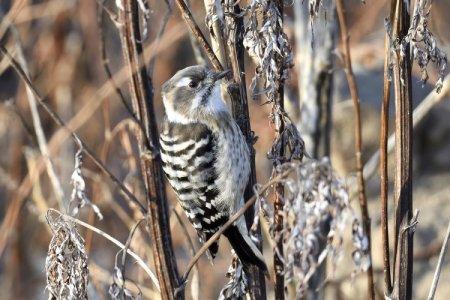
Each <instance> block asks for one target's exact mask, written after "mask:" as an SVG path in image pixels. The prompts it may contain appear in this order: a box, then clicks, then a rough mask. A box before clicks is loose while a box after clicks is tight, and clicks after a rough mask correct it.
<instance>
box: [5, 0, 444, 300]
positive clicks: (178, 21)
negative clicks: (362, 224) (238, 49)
mask: <svg viewBox="0 0 450 300" xmlns="http://www.w3.org/2000/svg"><path fill="white" fill-rule="evenodd" d="M99 2H101V1H94V0H78V1H74V0H49V1H33V0H15V1H10V0H2V1H1V2H0V43H1V44H2V45H4V46H5V47H6V48H7V49H8V50H9V51H10V52H11V53H12V54H13V55H14V57H16V59H18V57H20V56H21V53H20V52H22V54H23V58H24V61H25V62H26V65H27V68H28V72H29V74H30V78H31V80H32V82H33V84H34V85H35V87H36V88H37V89H38V90H39V91H40V94H41V95H42V96H44V97H45V101H46V102H47V103H48V105H50V106H51V107H52V108H53V110H54V111H55V112H56V113H57V114H58V115H59V116H60V117H61V118H62V119H63V120H64V121H65V122H66V123H67V124H69V125H70V126H71V128H73V129H75V130H76V131H77V132H78V134H79V135H80V136H81V137H82V138H83V140H84V141H85V142H86V143H87V145H88V146H89V147H90V148H91V149H93V150H94V152H95V153H96V155H97V156H98V157H99V158H100V159H101V160H102V161H103V162H104V163H105V164H106V165H107V166H108V168H109V170H111V172H112V173H113V174H115V175H116V176H117V177H118V178H119V179H120V180H122V181H123V182H124V184H126V185H127V186H128V187H129V188H130V189H131V190H132V191H133V193H134V194H135V195H136V196H137V198H138V199H140V200H142V202H143V203H144V199H145V197H144V193H143V185H142V181H141V177H140V174H139V173H140V169H139V162H138V161H137V160H136V158H137V148H136V139H135V137H134V135H133V128H132V125H131V124H130V122H129V121H127V120H129V118H130V115H129V114H128V112H127V110H126V109H125V107H124V105H123V103H122V101H121V100H120V98H119V97H118V96H117V94H116V93H115V91H114V90H113V89H111V88H110V87H109V86H108V85H106V84H105V83H106V82H107V80H108V77H107V75H106V73H105V70H104V61H105V57H104V55H102V42H101V41H102V39H104V48H105V49H104V50H105V53H106V60H107V61H108V63H109V67H110V68H111V73H112V74H117V73H119V72H120V70H121V69H122V67H123V59H122V50H121V43H120V38H119V34H118V26H120V22H119V21H118V20H115V19H114V17H115V14H116V7H115V3H114V1H106V2H105V4H104V8H103V10H104V12H103V20H101V25H102V26H101V28H102V29H100V27H99V23H98V3H99ZM191 2H192V3H191V7H192V11H193V14H194V17H195V19H196V20H197V22H198V23H199V24H201V28H202V30H203V32H205V33H207V32H208V31H207V28H206V27H205V25H204V24H205V22H204V19H205V9H204V5H203V3H202V1H191ZM244 2H246V1H243V2H242V3H244ZM288 2H289V3H291V2H290V1H288ZM299 2H301V1H299ZM289 3H286V8H285V30H286V33H287V34H288V37H289V39H290V41H291V44H292V46H293V51H294V52H293V53H294V56H295V57H294V61H295V64H296V66H297V65H298V64H301V63H302V61H301V59H302V57H301V56H300V55H296V54H297V53H300V48H299V47H305V48H306V47H311V45H310V44H309V43H308V42H304V43H303V42H302V40H300V41H299V40H298V37H297V40H296V33H297V31H298V30H299V29H298V28H297V26H298V22H297V21H298V20H296V16H297V17H298V15H296V14H295V13H294V4H291V5H290V4H289ZM148 5H149V8H150V10H149V18H148V24H147V28H148V34H147V37H146V39H145V40H143V41H142V43H143V45H144V48H145V49H146V55H147V57H146V59H147V62H148V61H149V60H151V59H152V58H154V60H153V63H154V69H153V74H152V81H153V86H154V94H155V99H154V103H155V109H156V116H154V117H155V118H156V119H157V120H161V118H162V113H163V112H162V103H161V97H160V87H161V85H162V83H163V82H164V81H166V80H167V79H168V78H169V77H171V76H172V75H173V74H174V73H175V72H176V71H177V70H179V69H181V68H183V67H186V66H189V65H193V64H196V59H195V54H194V51H193V48H192V44H191V40H190V36H189V33H188V28H187V26H186V25H185V23H184V21H183V20H182V18H181V16H180V13H179V11H178V10H177V7H175V6H173V9H172V12H171V13H169V14H167V11H168V8H167V5H166V4H165V3H164V1H157V0H155V1H153V0H150V1H148ZM296 5H298V8H300V9H302V10H304V11H307V10H308V7H307V3H304V4H301V3H300V4H296ZM346 5H347V8H348V9H347V13H348V20H349V23H348V25H349V31H350V35H351V38H350V47H351V53H352V59H353V68H354V71H355V75H356V79H357V84H358V88H359V94H360V98H361V102H362V103H361V105H362V116H363V124H362V125H363V160H364V162H366V161H368V160H369V159H370V158H371V157H372V155H373V154H374V153H375V152H376V150H377V149H378V147H379V134H380V130H379V129H380V121H379V119H380V107H381V98H382V85H383V60H384V37H385V27H384V19H385V18H386V17H387V16H388V6H389V4H388V1H385V0H377V1H374V0H367V1H366V3H365V4H363V3H361V1H358V0H349V1H346ZM449 12H450V2H449V1H448V0H435V1H433V7H432V10H431V17H430V24H429V26H430V29H431V31H432V32H433V33H434V35H435V37H436V39H437V41H438V43H439V46H440V47H441V49H443V50H444V51H445V52H446V53H450V20H449V19H448V13H449ZM166 17H168V18H169V19H168V23H167V27H166V28H165V31H164V33H163V34H162V35H161V36H160V37H159V38H158V32H160V29H161V24H163V22H164V18H166ZM330 26H332V24H330ZM337 45H338V44H337V43H336V47H337ZM314 46H315V47H321V45H320V42H317V43H316V44H315V45H314ZM335 52H336V56H335V58H333V61H334V63H333V69H332V72H333V73H332V74H333V85H332V87H333V88H332V126H331V128H332V130H331V147H330V149H331V161H332V165H333V166H334V168H335V169H336V170H337V172H338V173H339V174H340V175H341V176H342V177H344V178H348V179H349V180H351V179H352V178H354V171H355V164H354V139H353V130H354V127H353V126H354V125H353V107H352V102H351V101H350V98H349V91H348V88H347V82H346V80H345V75H344V72H343V70H342V64H341V63H340V62H339V53H338V51H337V50H336V51H335ZM246 64H247V67H246V70H248V72H247V85H249V84H250V82H251V77H252V76H253V73H254V66H253V65H252V63H251V60H250V58H247V60H246ZM296 66H295V67H294V68H293V69H292V71H291V76H290V79H289V80H288V81H287V82H286V95H287V97H286V101H287V102H288V103H289V105H288V106H289V109H290V112H291V114H292V115H291V117H292V118H293V119H294V120H296V118H298V116H297V115H298V110H296V108H295V107H296V103H298V101H299V97H298V92H297V91H298V89H299V79H300V78H301V77H302V74H301V72H300V71H299V68H297V67H296ZM428 70H429V76H430V79H429V81H428V83H427V84H425V85H424V86H422V83H421V81H420V78H421V73H420V70H419V69H418V68H417V66H414V67H413V85H412V87H413V89H412V90H413V91H412V92H413V102H414V107H416V106H417V105H419V103H421V101H422V100H423V99H425V98H426V97H427V95H429V94H433V93H434V91H433V88H434V84H435V82H436V81H437V79H438V73H437V71H436V70H435V69H434V68H433V67H430V68H428ZM125 79H126V78H125ZM447 81H448V80H447ZM119 86H120V87H121V91H122V93H123V94H124V97H125V99H126V100H127V101H128V103H130V102H129V98H130V97H129V93H128V85H127V83H126V82H125V81H124V80H122V82H119ZM440 98H441V100H440V101H439V103H437V104H436V105H435V106H434V107H433V108H432V109H431V110H430V111H429V112H428V113H427V114H426V116H425V117H424V118H423V120H422V121H421V122H420V123H419V124H418V125H417V126H416V127H415V128H414V153H413V155H414V179H413V181H414V207H415V208H417V209H420V216H419V225H418V227H417V230H416V233H415V236H414V247H415V248H414V260H415V264H414V295H415V296H414V298H416V299H422V298H425V297H426V295H427V293H428V290H429V287H430V284H431V279H432V276H433V272H434V269H435V266H436V263H437V258H438V255H439V250H440V246H441V244H442V239H443V237H444V234H445V230H446V227H447V223H448V222H449V220H450V201H449V200H450V198H449V195H450V186H449V182H450V122H449V115H450V102H449V98H450V97H449V95H448V93H447V95H444V96H442V97H440ZM264 102H265V100H264V98H263V97H259V98H258V99H256V100H249V105H250V117H251V124H252V129H253V130H254V131H255V133H256V135H257V136H258V140H257V143H256V144H255V149H256V162H257V172H258V173H257V174H258V175H257V177H258V182H260V183H264V182H266V180H267V179H268V178H269V176H270V173H271V168H272V164H271V162H270V161H269V160H268V159H267V156H266V154H267V152H268V150H269V149H270V146H271V144H272V141H273V138H274V136H273V130H272V129H271V125H270V119H269V114H270V106H269V105H263V104H264ZM391 104H392V105H391V106H392V107H391V119H393V115H392V114H393V101H391ZM291 106H292V107H291ZM38 112H39V116H40V119H41V122H42V128H43V132H44V135H45V137H46V139H47V142H48V148H49V153H50V157H51V159H52V162H53V163H54V166H55V171H56V176H57V177H58V179H59V181H60V183H61V186H62V191H63V194H64V197H62V198H61V199H58V197H57V196H55V192H54V189H53V187H52V183H51V179H50V178H49V176H48V174H47V173H46V172H45V168H44V171H43V170H42V169H43V168H42V167H41V168H39V164H40V163H39V160H40V158H39V157H40V151H39V147H38V143H37V141H36V137H35V133H34V125H33V124H34V123H33V117H32V111H31V110H30V104H29V102H28V98H27V93H26V89H25V85H24V84H23V82H21V81H20V79H19V78H18V76H16V74H15V72H14V70H13V69H11V68H10V67H9V62H8V60H7V59H5V58H4V57H1V59H0V151H1V153H2V155H0V199H1V200H0V218H1V231H0V235H1V236H0V290H1V296H0V298H1V299H44V298H47V293H46V291H45V286H46V278H45V269H44V266H45V258H46V255H47V250H48V245H49V241H50V238H51V234H50V233H51V232H50V229H49V227H48V225H47V223H46V219H45V213H46V211H47V209H48V208H57V209H60V210H62V208H61V207H64V206H67V205H68V201H69V199H70V194H71V191H72V185H71V175H72V172H73V170H74V155H75V152H76V151H77V145H76V144H74V143H73V141H72V140H70V139H68V138H67V136H65V135H64V134H63V131H61V130H60V128H59V126H57V125H56V124H55V123H54V122H53V121H52V120H51V119H50V118H49V116H48V115H47V113H46V112H45V111H43V110H41V109H40V108H39V109H38ZM300 133H301V134H302V132H301V131H300ZM389 168H390V174H393V156H390V163H389ZM39 169H41V170H39ZM83 175H84V177H85V179H86V184H87V191H88V196H89V198H90V199H91V200H92V202H93V203H95V204H96V205H97V206H98V207H99V208H100V210H101V212H102V214H103V216H104V218H103V220H101V221H100V220H99V219H97V218H96V216H95V214H94V213H93V212H92V210H90V209H88V208H83V209H82V210H81V211H80V215H79V218H80V219H82V220H84V221H86V222H87V223H89V224H92V225H94V226H96V227H98V228H100V229H101V230H103V231H104V232H106V233H108V234H110V235H112V236H113V237H115V238H116V239H117V240H119V241H122V242H123V243H125V241H126V240H127V237H128V234H129V231H130V228H131V227H132V226H133V225H134V224H135V221H136V220H138V219H139V218H140V217H141V216H140V214H139V212H138V210H137V209H136V207H133V206H130V205H129V204H127V202H126V201H125V200H124V198H123V196H122V195H121V194H120V193H119V192H118V191H117V189H116V188H114V186H113V185H112V184H111V182H110V181H109V179H108V178H106V177H105V176H104V175H103V173H101V172H100V171H99V170H98V168H96V167H95V165H94V164H93V163H92V161H90V160H89V159H88V158H85V159H84V164H83ZM392 178H393V176H391V178H390V179H392ZM167 193H168V195H169V198H170V205H171V208H173V209H177V205H176V202H175V198H174V194H173V193H172V191H171V190H170V189H169V188H168V189H167ZM379 194H380V192H379V175H378V172H376V173H375V176H373V177H372V178H371V179H369V180H367V195H368V198H369V213H370V215H371V218H372V245H373V248H372V255H373V262H374V271H375V275H376V277H375V279H376V280H375V281H376V285H377V287H378V291H379V292H380V291H382V289H381V287H382V285H383V280H382V277H381V275H382V272H381V270H382V253H381V233H380V226H379V224H380V205H379ZM390 199H392V198H390ZM352 201H353V202H355V203H354V207H355V209H356V211H358V212H359V209H358V206H357V203H356V201H354V200H352ZM178 210H179V208H178ZM390 210H392V207H390ZM390 215H391V216H392V213H391V212H390ZM181 217H182V221H183V222H184V223H185V224H187V219H186V218H185V217H184V215H181ZM171 226H172V234H173V242H174V247H175V252H176V257H177V260H178V263H179V270H180V272H181V273H182V272H183V270H184V268H185V267H186V264H187V263H188V261H189V259H190V257H191V252H190V249H189V246H187V245H188V244H187V242H186V235H185V234H183V231H182V230H180V229H181V227H180V223H179V222H178V220H177V219H176V217H175V215H174V214H173V213H172V214H171ZM392 227H393V226H391V228H392ZM186 228H187V230H188V231H189V235H190V237H191V239H192V240H193V242H194V246H195V249H198V248H199V243H198V241H197V238H196V234H195V233H194V231H193V229H192V228H191V227H190V226H186ZM142 229H143V227H142ZM79 230H80V233H81V235H82V236H83V237H84V238H85V241H86V249H87V251H88V256H89V271H90V277H89V281H90V287H89V295H90V297H91V298H92V299H107V298H109V296H108V293H107V292H108V287H109V284H110V283H111V280H112V275H111V274H112V271H113V268H114V261H115V256H116V253H117V251H118V250H119V249H118V248H117V247H116V246H114V245H113V244H111V243H110V242H109V241H108V240H105V239H104V238H102V237H100V236H98V235H95V234H93V233H92V232H91V231H86V230H85V229H84V228H81V227H80V228H79ZM148 239H149V238H148V235H147V234H146V232H145V230H138V231H137V233H136V234H135V236H134V238H133V241H132V243H131V248H132V249H133V250H134V251H135V252H136V253H138V254H139V255H140V256H141V257H142V258H144V260H148V261H149V265H150V266H151V267H153V264H152V261H151V251H150V250H149V245H150V244H151V241H148ZM265 240H266V241H267V236H266V237H265ZM265 247H266V249H270V245H269V244H268V243H267V245H265ZM266 252H267V253H269V251H266ZM449 255H450V254H447V259H448V258H449V257H448V256H449ZM266 256H267V257H266V259H267V261H268V262H269V265H271V264H272V261H271V257H270V255H269V254H266ZM347 256H348V257H347ZM229 262H230V255H229V245H228V243H227V242H226V241H224V240H223V239H222V241H221V245H220V252H219V255H218V257H217V258H216V260H215V264H214V266H212V265H211V264H210V263H209V262H208V260H207V259H206V257H203V258H202V259H201V260H200V262H199V268H198V272H199V273H198V274H196V275H195V276H198V277H197V278H193V279H191V281H192V284H195V283H196V281H195V280H198V283H199V286H200V295H201V297H200V299H214V298H217V295H218V293H219V291H220V289H221V288H222V287H223V285H224V284H225V282H226V281H227V278H226V277H225V273H226V270H227V269H228V265H229ZM351 271H352V264H351V262H350V255H344V257H343V261H342V263H340V264H338V267H337V268H336V269H335V270H331V269H329V270H328V274H329V280H327V283H326V284H325V286H324V288H325V291H326V297H327V298H329V299H339V298H342V299H364V298H365V297H362V295H365V291H366V281H365V276H363V275H360V276H357V277H356V278H354V279H353V280H352V279H351V278H350V277H349V274H351ZM196 272H197V271H196ZM127 276H128V277H130V278H133V279H134V280H135V281H136V282H139V283H140V285H141V286H142V287H143V288H142V293H143V295H144V298H151V299H153V298H154V299H157V296H156V295H155V293H154V286H152V284H151V282H150V281H149V280H148V279H147V278H146V274H145V273H143V272H142V271H141V270H140V269H139V268H138V266H137V265H136V264H134V263H132V262H131V260H130V262H129V264H128V267H127ZM448 282H450V263H448V262H446V263H445V267H444V270H443V272H442V274H441V279H440V285H439V287H438V293H437V295H436V299H447V298H448V297H449V296H450V285H448V284H447V283H448ZM268 291H269V295H270V292H271V286H270V284H269V285H268ZM186 295H187V297H188V298H190V297H191V295H190V292H187V293H186ZM378 297H380V298H381V297H382V293H381V294H380V293H378ZM269 299H270V296H269Z"/></svg>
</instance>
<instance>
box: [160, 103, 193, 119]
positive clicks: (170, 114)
mask: <svg viewBox="0 0 450 300" xmlns="http://www.w3.org/2000/svg"><path fill="white" fill-rule="evenodd" d="M163 103H164V109H165V110H166V116H167V120H169V122H173V123H181V124H189V123H191V120H189V119H188V118H186V117H185V116H183V115H182V114H180V113H179V112H177V111H175V110H174V109H173V105H172V103H169V102H168V101H167V99H166V97H163Z"/></svg>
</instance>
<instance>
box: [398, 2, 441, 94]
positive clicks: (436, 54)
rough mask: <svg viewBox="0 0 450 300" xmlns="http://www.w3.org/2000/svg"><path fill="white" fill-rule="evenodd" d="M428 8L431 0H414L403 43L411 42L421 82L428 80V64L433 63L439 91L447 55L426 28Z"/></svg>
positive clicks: (428, 14) (438, 90)
mask: <svg viewBox="0 0 450 300" xmlns="http://www.w3.org/2000/svg"><path fill="white" fill-rule="evenodd" d="M430 8H431V1H428V0H418V1H416V5H415V8H414V15H413V18H412V22H411V26H410V28H409V30H408V34H407V36H406V38H405V41H404V43H411V49H412V51H413V55H414V60H415V61H416V62H417V65H418V66H419V67H420V69H421V71H422V83H423V84H425V83H426V82H427V80H428V72H427V67H428V64H430V62H431V63H434V65H435V66H436V68H437V69H438V72H439V79H438V81H437V82H436V90H437V92H440V90H441V88H442V80H443V78H444V76H445V69H446V68H447V55H446V54H445V53H444V52H443V51H442V50H441V49H439V48H438V47H437V45H436V38H435V37H434V36H433V34H432V33H431V31H430V29H429V28H428V18H429V16H430Z"/></svg>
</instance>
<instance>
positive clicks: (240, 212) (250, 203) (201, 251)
mask: <svg viewBox="0 0 450 300" xmlns="http://www.w3.org/2000/svg"><path fill="white" fill-rule="evenodd" d="M291 171H292V169H288V170H286V171H284V172H283V173H281V174H279V175H277V176H276V177H274V178H272V179H271V180H269V182H267V183H266V184H265V185H264V186H262V187H261V189H260V190H259V191H258V193H259V194H262V193H264V192H265V191H266V190H267V189H269V188H270V187H271V186H273V185H274V184H276V183H278V182H280V181H281V180H283V179H284V178H286V177H287V176H288V175H289V173H291ZM256 199H257V195H253V197H251V198H250V199H249V200H248V201H247V202H246V203H245V204H244V206H242V207H241V208H240V209H239V210H238V211H237V212H236V213H235V214H234V215H233V216H231V218H230V219H229V220H228V221H227V222H226V223H225V224H224V225H223V226H222V227H220V229H219V230H218V231H217V232H216V233H215V234H214V235H213V236H212V237H211V238H210V239H209V240H207V241H206V242H205V243H204V244H203V245H202V247H201V248H200V249H199V250H198V251H197V253H196V254H195V256H194V257H193V258H192V259H191V261H190V262H189V264H188V266H187V268H186V271H185V272H184V274H183V277H182V278H181V279H182V280H181V283H182V285H181V286H180V287H179V288H178V289H182V288H184V284H185V283H186V279H187V278H188V276H189V273H190V272H191V270H192V268H193V267H194V265H195V264H196V263H197V261H198V260H199V259H200V257H201V256H202V255H203V254H204V253H205V251H206V250H208V248H209V246H211V245H212V244H213V243H214V242H215V241H217V240H218V239H219V237H220V235H221V234H222V233H223V232H224V231H225V230H226V229H227V228H228V227H230V226H231V225H233V223H234V222H235V221H236V220H237V219H239V218H240V217H241V216H242V215H243V214H244V213H245V212H246V211H247V210H248V209H249V208H250V207H252V206H253V204H255V202H256Z"/></svg>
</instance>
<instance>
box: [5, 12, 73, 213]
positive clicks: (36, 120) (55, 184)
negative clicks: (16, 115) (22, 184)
mask: <svg viewBox="0 0 450 300" xmlns="http://www.w3.org/2000/svg"><path fill="white" fill-rule="evenodd" d="M2 14H3V13H2ZM9 28H10V30H11V32H12V33H13V35H14V37H15V40H16V49H17V59H18V62H19V63H20V65H21V67H22V69H23V71H24V73H25V74H26V76H28V77H30V72H29V70H28V66H27V62H26V60H25V56H24V53H23V48H22V43H21V41H20V35H19V33H18V32H17V29H16V27H15V26H14V25H13V24H9ZM26 92H27V99H28V104H29V106H30V112H31V118H32V120H33V127H34V132H35V134H36V141H37V143H38V146H39V150H40V152H41V154H42V156H43V158H44V162H45V167H46V170H47V174H48V177H49V178H50V182H51V185H52V188H53V190H54V193H55V198H56V201H57V202H58V205H59V207H60V209H63V210H64V209H65V206H64V202H63V198H64V192H63V189H62V186H61V182H60V181H59V178H58V176H57V175H56V171H55V168H54V166H53V163H52V161H51V159H50V156H49V151H48V147H47V139H46V137H45V134H44V130H43V128H42V122H41V119H40V117H39V112H38V108H37V100H36V97H35V96H34V94H33V92H32V91H31V89H30V88H29V87H28V86H26Z"/></svg>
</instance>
